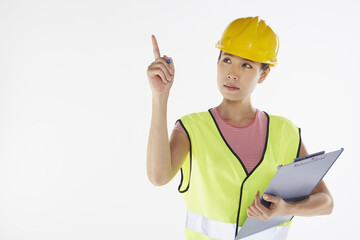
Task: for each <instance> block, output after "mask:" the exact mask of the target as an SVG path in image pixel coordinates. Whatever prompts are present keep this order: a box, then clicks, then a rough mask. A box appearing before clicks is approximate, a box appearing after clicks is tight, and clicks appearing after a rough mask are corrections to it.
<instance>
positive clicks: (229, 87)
mask: <svg viewBox="0 0 360 240" xmlns="http://www.w3.org/2000/svg"><path fill="white" fill-rule="evenodd" d="M224 87H225V88H226V89H227V90H230V91H236V90H239V88H238V87H235V86H233V85H230V84H225V85H224Z"/></svg>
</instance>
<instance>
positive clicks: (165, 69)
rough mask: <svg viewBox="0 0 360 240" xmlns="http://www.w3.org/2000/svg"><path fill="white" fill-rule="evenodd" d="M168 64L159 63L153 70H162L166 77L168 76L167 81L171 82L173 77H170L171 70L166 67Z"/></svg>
mask: <svg viewBox="0 0 360 240" xmlns="http://www.w3.org/2000/svg"><path fill="white" fill-rule="evenodd" d="M165 64H166V63H163V62H157V63H155V64H154V65H153V68H154V69H155V68H160V69H161V70H162V71H163V72H164V74H165V76H166V80H168V81H170V80H171V76H170V72H169V69H168V68H167V67H166V65H165Z"/></svg>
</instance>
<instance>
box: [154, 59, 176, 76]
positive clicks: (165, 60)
mask: <svg viewBox="0 0 360 240" xmlns="http://www.w3.org/2000/svg"><path fill="white" fill-rule="evenodd" d="M168 60H169V58H168V57H167V56H166V55H164V57H163V58H159V59H157V60H156V62H158V61H159V62H161V63H163V64H164V66H165V67H166V68H167V69H168V71H169V74H172V73H171V72H172V70H171V67H170V64H169V63H168V62H167V61H168Z"/></svg>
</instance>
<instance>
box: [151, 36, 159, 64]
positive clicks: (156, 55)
mask: <svg viewBox="0 0 360 240" xmlns="http://www.w3.org/2000/svg"><path fill="white" fill-rule="evenodd" d="M151 40H152V45H153V52H154V56H155V59H158V58H160V50H159V45H158V43H157V41H156V38H155V36H154V35H151Z"/></svg>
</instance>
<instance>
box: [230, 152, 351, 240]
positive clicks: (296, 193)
mask: <svg viewBox="0 0 360 240" xmlns="http://www.w3.org/2000/svg"><path fill="white" fill-rule="evenodd" d="M343 151H344V149H343V148H341V149H339V150H337V151H333V152H329V153H325V152H324V151H323V152H318V153H314V154H310V155H308V156H305V157H301V158H296V159H294V161H293V162H292V163H291V164H287V165H280V166H279V167H278V171H277V172H276V174H275V176H274V177H273V179H272V180H271V182H270V183H269V185H268V186H267V188H266V189H265V191H264V193H267V194H270V195H275V196H278V197H281V198H282V199H284V201H286V202H288V203H294V202H298V201H301V200H303V199H306V198H308V197H309V196H310V194H311V193H312V192H313V191H314V189H315V188H316V187H317V185H318V184H319V183H320V181H321V180H322V179H323V177H324V176H325V174H326V173H327V172H328V171H329V169H330V168H331V166H332V165H333V164H334V163H335V161H336V159H338V157H339V156H340V154H341V153H342V152H343ZM261 203H262V204H263V205H264V206H266V207H269V206H270V203H269V202H267V201H265V200H264V199H263V197H262V196H261ZM293 217H294V216H278V217H274V218H271V219H269V220H267V221H262V220H260V219H257V218H250V217H248V218H247V219H246V220H245V223H244V224H243V226H242V227H241V229H240V230H239V232H238V234H237V235H236V237H235V240H238V239H241V238H245V237H248V236H250V235H253V234H255V233H258V232H261V231H264V230H266V229H269V228H271V227H275V226H277V225H279V224H282V223H284V222H287V221H290V220H291V219H292V218H293Z"/></svg>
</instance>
